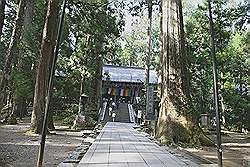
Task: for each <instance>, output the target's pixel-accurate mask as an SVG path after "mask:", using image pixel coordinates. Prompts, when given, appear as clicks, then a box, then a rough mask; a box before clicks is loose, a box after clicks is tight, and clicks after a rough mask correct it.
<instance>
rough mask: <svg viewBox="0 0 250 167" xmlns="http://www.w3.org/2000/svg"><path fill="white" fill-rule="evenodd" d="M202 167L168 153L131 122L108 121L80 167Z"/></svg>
mask: <svg viewBox="0 0 250 167" xmlns="http://www.w3.org/2000/svg"><path fill="white" fill-rule="evenodd" d="M184 166H185V167H186V166H192V167H196V166H199V165H197V164H194V163H192V162H190V161H189V162H186V161H183V160H181V159H179V158H178V157H175V156H174V155H172V154H171V153H169V152H166V151H165V150H164V149H162V148H161V147H160V146H158V145H157V144H155V143H154V142H152V141H151V140H149V139H148V138H147V137H145V136H144V135H143V134H141V133H139V132H138V131H136V130H135V129H133V125H132V124H129V123H118V122H108V123H107V124H106V125H105V127H104V128H103V130H102V131H101V132H100V134H99V135H98V137H97V138H96V140H95V142H94V143H93V144H92V145H91V147H90V148H89V150H88V151H87V153H86V154H85V155H84V157H83V158H82V160H81V161H80V163H79V164H78V167H184Z"/></svg>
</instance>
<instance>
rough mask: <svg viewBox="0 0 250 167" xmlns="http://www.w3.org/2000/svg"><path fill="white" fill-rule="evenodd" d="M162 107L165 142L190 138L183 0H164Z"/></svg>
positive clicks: (161, 134)
mask: <svg viewBox="0 0 250 167" xmlns="http://www.w3.org/2000/svg"><path fill="white" fill-rule="evenodd" d="M161 23H162V25H161V26H162V27H161V30H162V32H161V35H162V37H161V40H162V55H161V66H160V67H161V69H160V74H161V75H160V77H161V78H160V80H161V83H160V88H161V91H160V92H161V93H160V95H161V103H160V105H161V107H160V113H159V120H158V125H157V134H156V135H157V137H158V138H159V139H160V140H161V141H162V142H173V141H174V142H178V141H182V142H189V141H190V137H191V135H192V134H191V127H192V122H191V121H190V120H191V119H189V118H190V115H189V114H188V112H189V111H190V108H189V106H188V98H189V80H188V69H187V61H186V60H187V58H186V53H185V41H184V30H183V19H182V5H181V0H163V1H162V22H161Z"/></svg>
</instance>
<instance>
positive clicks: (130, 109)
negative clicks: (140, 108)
mask: <svg viewBox="0 0 250 167" xmlns="http://www.w3.org/2000/svg"><path fill="white" fill-rule="evenodd" d="M128 113H129V120H130V122H132V123H135V111H134V109H133V105H132V104H128Z"/></svg>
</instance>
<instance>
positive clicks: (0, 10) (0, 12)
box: [0, 0, 6, 42]
mask: <svg viewBox="0 0 250 167" xmlns="http://www.w3.org/2000/svg"><path fill="white" fill-rule="evenodd" d="M5 5H6V2H5V0H0V42H1V36H2V33H3V25H4V18H5V14H4V10H5Z"/></svg>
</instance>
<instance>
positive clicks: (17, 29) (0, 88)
mask: <svg viewBox="0 0 250 167" xmlns="http://www.w3.org/2000/svg"><path fill="white" fill-rule="evenodd" d="M25 6H26V0H20V1H19V6H18V11H17V16H16V23H15V26H14V29H13V32H12V37H11V41H10V44H9V49H8V52H7V55H6V59H5V64H4V69H3V77H2V79H1V82H0V111H1V109H2V108H3V106H4V103H5V102H4V99H5V98H4V97H5V94H6V87H7V85H8V80H9V76H10V73H11V69H12V64H13V60H14V59H17V57H18V44H19V42H20V39H21V33H22V26H23V19H24V17H23V16H24V9H25Z"/></svg>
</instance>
